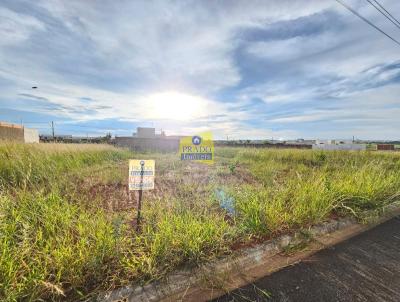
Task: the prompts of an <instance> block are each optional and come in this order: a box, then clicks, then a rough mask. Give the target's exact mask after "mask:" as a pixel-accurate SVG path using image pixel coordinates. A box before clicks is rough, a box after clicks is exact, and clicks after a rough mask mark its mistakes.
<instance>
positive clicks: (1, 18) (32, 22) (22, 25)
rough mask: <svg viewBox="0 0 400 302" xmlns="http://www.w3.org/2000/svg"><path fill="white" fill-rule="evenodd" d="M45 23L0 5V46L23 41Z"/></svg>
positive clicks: (40, 28)
mask: <svg viewBox="0 0 400 302" xmlns="http://www.w3.org/2000/svg"><path fill="white" fill-rule="evenodd" d="M44 29H45V25H44V24H43V23H42V22H41V21H39V20H38V19H36V18H34V17H32V16H29V15H26V14H20V13H16V12H14V11H12V10H10V9H7V8H4V7H0V37H1V38H0V47H4V46H6V45H13V44H18V43H21V42H24V41H25V40H26V39H28V38H29V37H30V36H31V34H32V33H34V32H35V31H37V30H44Z"/></svg>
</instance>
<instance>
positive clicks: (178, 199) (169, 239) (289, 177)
mask: <svg viewBox="0 0 400 302" xmlns="http://www.w3.org/2000/svg"><path fill="white" fill-rule="evenodd" d="M129 158H145V159H155V160H156V189H155V190H153V191H147V192H145V193H144V204H143V206H144V209H143V216H144V221H143V222H144V223H143V230H142V232H141V233H140V234H137V233H136V232H135V230H134V228H133V227H132V220H133V218H134V217H135V214H136V213H135V206H136V196H135V195H134V194H133V195H132V198H129V196H128V193H127V176H128V162H127V161H128V159H129ZM0 190H1V194H0V300H6V301H7V300H9V301H12V300H16V299H17V300H24V299H26V300H36V299H48V300H63V299H69V300H77V299H85V298H88V297H90V295H94V294H95V293H97V292H98V291H99V290H104V289H111V288H114V287H116V286H120V285H123V284H126V283H128V282H132V281H137V282H146V281H149V280H152V279H157V278H162V277H163V276H164V275H165V274H166V273H168V272H169V271H171V270H174V269H176V268H178V267H179V266H182V265H197V264H199V263H202V262H205V261H207V260H209V259H212V258H215V257H217V256H219V255H223V254H226V253H229V252H230V251H232V249H237V248H240V246H243V245H246V244H249V243H250V242H255V241H261V240H266V239H268V238H271V237H273V236H276V235H278V234H281V233H284V232H291V231H293V230H296V229H300V228H304V227H307V226H309V225H311V224H315V223H318V222H320V221H323V220H324V219H327V218H332V217H337V216H341V215H353V216H356V217H357V218H359V219H362V218H363V217H362V213H363V211H364V210H366V209H376V210H377V212H379V209H380V208H381V207H382V206H383V205H385V204H387V203H390V202H391V201H393V200H395V199H397V198H398V197H399V195H400V154H398V153H378V152H321V151H318V152H316V151H312V150H306V151H302V150H290V151H289V150H255V149H239V148H235V149H234V148H220V149H217V150H216V162H215V165H213V166H206V165H198V164H193V163H187V162H181V161H179V157H178V156H177V154H133V153H131V152H129V151H126V150H120V149H115V148H113V147H110V146H102V145H60V144H59V145H50V144H46V145H22V144H10V143H3V144H0Z"/></svg>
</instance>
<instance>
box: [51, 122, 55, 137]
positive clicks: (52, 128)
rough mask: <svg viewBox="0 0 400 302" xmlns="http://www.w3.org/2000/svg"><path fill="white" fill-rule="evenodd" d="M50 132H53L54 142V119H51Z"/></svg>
mask: <svg viewBox="0 0 400 302" xmlns="http://www.w3.org/2000/svg"><path fill="white" fill-rule="evenodd" d="M51 132H52V133H53V142H54V141H55V139H56V137H55V135H54V121H51Z"/></svg>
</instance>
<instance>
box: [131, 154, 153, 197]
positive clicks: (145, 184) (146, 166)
mask: <svg viewBox="0 0 400 302" xmlns="http://www.w3.org/2000/svg"><path fill="white" fill-rule="evenodd" d="M154 174H155V162H154V160H141V159H131V160H129V190H130V191H133V190H152V189H154Z"/></svg>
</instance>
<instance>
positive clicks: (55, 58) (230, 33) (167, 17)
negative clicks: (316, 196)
mask: <svg viewBox="0 0 400 302" xmlns="http://www.w3.org/2000/svg"><path fill="white" fill-rule="evenodd" d="M343 1H345V2H346V3H347V4H349V5H350V6H351V7H353V8H354V9H355V10H356V11H357V12H359V13H360V14H361V15H362V16H364V17H366V18H368V19H369V20H371V21H372V22H373V23H374V24H376V25H377V26H379V27H380V28H382V29H383V30H384V31H385V32H387V33H388V34H390V35H391V36H393V37H394V38H396V39H398V40H400V29H399V28H397V27H395V26H394V25H393V24H392V23H390V22H389V21H388V20H387V19H385V18H384V16H382V15H381V14H380V13H379V12H378V11H376V10H375V9H374V8H373V7H372V6H371V5H369V4H368V2H367V1H364V0H343ZM379 2H380V3H381V4H382V5H384V7H385V8H386V9H387V10H389V11H390V12H391V13H392V14H393V15H394V16H395V17H397V18H399V19H400V1H396V0H386V1H384V0H379ZM33 86H35V87H37V88H36V89H32V87H33ZM0 120H2V121H7V122H13V123H18V124H19V123H23V124H24V125H25V126H27V127H32V128H37V129H39V131H40V133H43V134H49V133H51V127H50V124H51V121H54V124H55V132H56V134H73V135H85V136H86V135H104V134H105V133H107V132H111V133H112V134H113V135H119V136H124V135H131V134H132V133H133V132H135V129H136V127H138V126H143V127H155V128H156V130H157V131H158V132H159V131H161V130H163V131H165V132H166V134H167V135H176V134H179V135H182V134H187V135H192V134H195V133H199V132H202V131H206V130H209V131H212V132H213V134H214V137H215V138H218V139H226V138H228V139H271V138H274V139H283V140H287V139H297V138H305V139H309V138H314V139H315V138H319V139H329V138H341V139H351V138H352V137H353V136H355V137H356V138H359V139H400V131H399V129H400V46H399V45H397V44H396V43H394V42H393V41H391V40H390V39H388V38H387V37H386V36H384V35H383V34H382V33H380V32H378V31H377V30H375V29H374V28H372V27H370V26H369V25H368V24H366V23H364V22H363V21H362V20H360V19H359V18H357V17H356V16H355V15H353V14H351V13H350V12H349V11H348V10H346V9H345V8H344V7H343V6H341V5H339V4H338V3H337V2H336V1H334V0H304V1H303V0H302V1H295V0H279V1H272V0H271V1H268V0H260V1H258V0H250V1H249V0H203V1H199V0H193V1H189V0H175V1H166V0H159V1H152V0H143V1H140V0H130V1H124V0H121V1H81V0H79V1H75V0H70V1H61V0H60V1H50V0H37V1H18V0H0Z"/></svg>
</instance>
